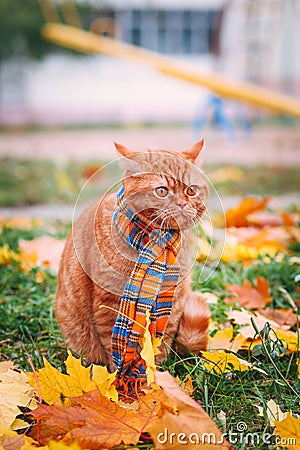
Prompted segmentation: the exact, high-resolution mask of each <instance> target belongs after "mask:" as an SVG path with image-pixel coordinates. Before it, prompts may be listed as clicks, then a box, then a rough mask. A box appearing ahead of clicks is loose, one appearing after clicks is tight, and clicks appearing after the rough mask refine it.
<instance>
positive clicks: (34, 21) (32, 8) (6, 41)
mask: <svg viewBox="0 0 300 450" xmlns="http://www.w3.org/2000/svg"><path fill="white" fill-rule="evenodd" d="M77 7H78V11H79V14H80V15H81V14H82V15H83V16H86V15H87V14H88V11H89V7H88V5H87V4H86V3H84V4H81V5H78V6H77ZM44 23H45V19H44V16H43V13H42V11H41V8H40V5H39V2H38V0H0V61H2V62H3V61H4V60H7V59H13V58H24V57H30V58H34V59H40V58H42V57H43V56H45V55H46V54H48V53H50V52H54V51H55V52H64V53H66V52H70V50H67V49H64V48H62V47H59V46H56V45H54V44H52V43H49V42H47V41H45V40H44V39H43V38H42V36H41V28H42V26H43V25H44ZM76 54H78V52H76Z"/></svg>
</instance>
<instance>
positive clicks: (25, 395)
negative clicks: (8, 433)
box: [0, 361, 36, 428]
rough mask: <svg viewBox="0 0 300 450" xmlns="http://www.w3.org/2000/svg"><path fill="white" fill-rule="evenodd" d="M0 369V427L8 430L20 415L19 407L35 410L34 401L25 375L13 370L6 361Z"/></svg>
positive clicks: (32, 390) (0, 365)
mask: <svg viewBox="0 0 300 450" xmlns="http://www.w3.org/2000/svg"><path fill="white" fill-rule="evenodd" d="M0 368H1V369H0V424H1V425H0V426H1V427H2V428H10V427H11V426H12V424H13V422H14V420H15V418H16V416H17V415H18V414H20V413H21V411H20V409H19V406H24V407H25V406H26V407H29V408H35V407H36V400H35V399H34V389H32V387H31V386H30V385H29V383H28V379H27V376H26V374H25V373H23V372H20V371H16V370H13V369H12V368H10V363H8V362H6V361H5V362H3V363H0ZM5 368H6V370H5Z"/></svg>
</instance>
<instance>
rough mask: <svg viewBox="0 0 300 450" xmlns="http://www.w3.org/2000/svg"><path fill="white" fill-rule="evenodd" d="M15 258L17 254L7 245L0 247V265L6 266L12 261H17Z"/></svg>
mask: <svg viewBox="0 0 300 450" xmlns="http://www.w3.org/2000/svg"><path fill="white" fill-rule="evenodd" d="M17 258H18V255H17V253H15V252H13V251H12V250H11V249H10V248H9V245H8V244H4V245H2V247H0V264H2V265H4V266H8V265H10V264H11V261H12V260H17Z"/></svg>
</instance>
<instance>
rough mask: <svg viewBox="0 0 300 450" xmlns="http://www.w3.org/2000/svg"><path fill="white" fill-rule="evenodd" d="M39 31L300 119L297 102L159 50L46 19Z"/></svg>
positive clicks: (79, 47)
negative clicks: (202, 68) (174, 57)
mask: <svg viewBox="0 0 300 450" xmlns="http://www.w3.org/2000/svg"><path fill="white" fill-rule="evenodd" d="M52 17H53V16H52ZM74 25H75V24H74ZM42 34H43V36H44V38H45V39H47V40H49V41H52V42H54V43H56V44H58V45H62V46H64V47H68V48H70V49H73V50H77V51H81V52H85V53H94V54H105V55H109V56H115V57H119V58H123V59H127V60H132V61H135V62H137V63H138V64H143V65H145V66H148V67H151V68H153V69H155V70H157V71H159V72H161V73H162V74H164V75H168V76H171V77H173V78H178V79H180V80H183V81H186V82H189V83H192V84H196V85H199V86H202V87H205V88H207V89H209V90H211V91H213V92H214V93H216V94H217V95H220V96H221V97H223V98H227V99H233V100H238V101H242V102H245V103H248V104H250V105H253V106H256V107H260V108H265V109H269V110H272V111H274V112H276V113H281V114H286V115H290V116H294V117H296V118H298V119H299V118H300V102H299V101H297V100H295V99H293V98H292V97H290V96H288V95H284V94H281V93H279V92H276V91H272V90H269V89H265V88H261V87H259V86H256V85H254V84H251V83H246V82H239V81H230V80H229V79H225V78H224V77H222V76H221V75H218V74H216V73H201V72H200V71H199V70H195V69H193V68H190V67H187V66H186V65H184V64H183V63H182V64H181V63H178V62H175V61H174V60H172V59H171V58H169V57H164V56H162V55H161V54H159V53H156V52H153V51H149V50H145V49H142V48H139V47H136V46H134V45H130V44H125V43H123V42H120V41H117V40H116V39H112V38H108V37H103V36H99V35H97V34H95V33H93V32H91V31H84V30H83V29H80V28H78V27H76V26H70V25H64V24H61V23H51V22H48V23H47V24H46V25H45V26H44V27H43V29H42Z"/></svg>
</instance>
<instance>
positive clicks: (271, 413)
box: [256, 400, 287, 426]
mask: <svg viewBox="0 0 300 450" xmlns="http://www.w3.org/2000/svg"><path fill="white" fill-rule="evenodd" d="M256 408H257V409H258V411H259V413H258V415H259V416H260V417H264V410H266V414H267V417H268V421H269V422H270V424H271V426H274V425H275V420H278V421H281V420H284V419H285V418H286V416H287V413H284V412H282V411H281V409H280V407H279V405H277V403H276V402H274V400H269V401H268V402H267V404H266V408H263V407H262V406H257V405H256Z"/></svg>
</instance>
